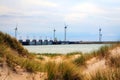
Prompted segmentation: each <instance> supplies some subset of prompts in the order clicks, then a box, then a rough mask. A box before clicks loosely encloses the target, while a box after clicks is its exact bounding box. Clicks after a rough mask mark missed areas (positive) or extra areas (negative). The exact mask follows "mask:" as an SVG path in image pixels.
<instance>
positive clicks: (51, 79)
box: [46, 62, 82, 80]
mask: <svg viewBox="0 0 120 80" xmlns="http://www.w3.org/2000/svg"><path fill="white" fill-rule="evenodd" d="M46 69H47V74H48V80H82V76H81V75H80V72H79V71H80V70H78V68H77V67H76V66H75V65H73V64H71V63H64V62H63V63H59V64H56V63H54V62H48V63H47V65H46Z"/></svg>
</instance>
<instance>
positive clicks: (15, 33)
mask: <svg viewBox="0 0 120 80" xmlns="http://www.w3.org/2000/svg"><path fill="white" fill-rule="evenodd" d="M17 26H18V24H17V25H16V28H15V38H16V39H17V30H18V28H17Z"/></svg>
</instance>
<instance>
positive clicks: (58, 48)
mask: <svg viewBox="0 0 120 80" xmlns="http://www.w3.org/2000/svg"><path fill="white" fill-rule="evenodd" d="M104 45H106V44H64V45H29V46H24V48H26V49H27V50H28V51H29V52H32V53H36V54H38V53H56V54H67V53H71V52H82V53H89V52H92V51H94V50H98V49H99V48H100V47H102V46H104Z"/></svg>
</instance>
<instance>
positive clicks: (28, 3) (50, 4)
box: [22, 0, 57, 7]
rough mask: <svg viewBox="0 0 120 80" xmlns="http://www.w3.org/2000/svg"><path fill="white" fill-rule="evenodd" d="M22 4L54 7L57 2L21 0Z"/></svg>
mask: <svg viewBox="0 0 120 80" xmlns="http://www.w3.org/2000/svg"><path fill="white" fill-rule="evenodd" d="M22 2H23V4H24V5H30V6H43V7H56V6H57V4H56V3H53V2H49V1H47V0H46V1H45V0H22Z"/></svg>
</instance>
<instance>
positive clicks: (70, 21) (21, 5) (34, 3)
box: [0, 0, 120, 41]
mask: <svg viewBox="0 0 120 80" xmlns="http://www.w3.org/2000/svg"><path fill="white" fill-rule="evenodd" d="M65 25H68V26H67V30H66V33H67V40H69V41H98V40H99V28H101V29H102V31H101V32H102V41H113V40H120V0H0V31H2V32H5V33H8V34H10V35H11V36H15V27H16V26H17V28H18V30H17V39H27V38H29V39H34V38H35V39H40V38H41V39H46V38H47V39H53V30H54V29H55V30H56V33H55V36H56V38H57V39H58V40H64V27H65Z"/></svg>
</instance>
